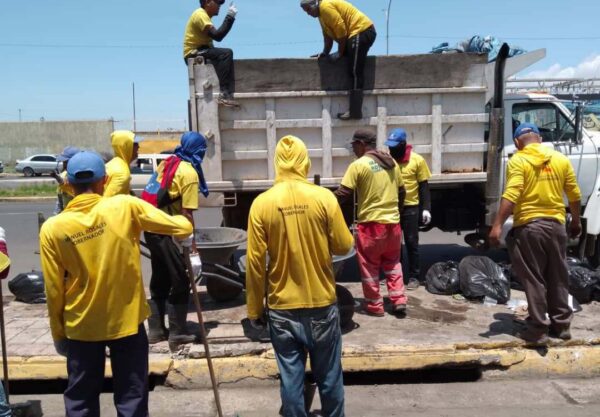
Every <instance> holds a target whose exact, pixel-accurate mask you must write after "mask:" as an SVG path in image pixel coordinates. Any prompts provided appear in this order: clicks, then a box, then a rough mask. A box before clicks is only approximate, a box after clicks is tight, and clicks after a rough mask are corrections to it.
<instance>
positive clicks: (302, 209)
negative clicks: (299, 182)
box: [279, 204, 308, 217]
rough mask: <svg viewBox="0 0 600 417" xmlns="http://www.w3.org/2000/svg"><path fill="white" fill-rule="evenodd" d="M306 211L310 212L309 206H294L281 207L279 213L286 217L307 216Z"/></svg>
mask: <svg viewBox="0 0 600 417" xmlns="http://www.w3.org/2000/svg"><path fill="white" fill-rule="evenodd" d="M306 210H308V204H294V205H293V206H288V207H279V211H280V212H281V214H283V216H284V217H287V216H294V215H297V214H306Z"/></svg>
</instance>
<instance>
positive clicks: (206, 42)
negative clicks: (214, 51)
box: [183, 7, 213, 58]
mask: <svg viewBox="0 0 600 417" xmlns="http://www.w3.org/2000/svg"><path fill="white" fill-rule="evenodd" d="M209 26H213V23H212V20H210V16H209V15H208V13H206V10H204V9H203V8H202V7H200V8H199V9H196V11H194V13H192V15H191V16H190V19H189V20H188V22H187V25H186V27H185V35H184V38H183V57H184V58H185V57H186V56H188V55H189V54H190V53H191V52H192V51H193V50H195V49H198V48H199V47H201V46H210V47H212V46H213V41H212V39H211V38H210V36H208V35H207V34H206V33H204V31H205V30H206V28H208V27H209Z"/></svg>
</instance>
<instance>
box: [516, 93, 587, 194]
mask: <svg viewBox="0 0 600 417" xmlns="http://www.w3.org/2000/svg"><path fill="white" fill-rule="evenodd" d="M558 104H559V103H555V102H522V103H514V104H513V105H512V127H513V129H512V131H514V129H515V128H516V127H517V126H518V125H519V124H521V123H535V124H536V125H537V126H538V128H539V129H540V134H541V136H542V141H543V143H544V144H545V145H546V146H551V147H553V148H554V150H556V151H558V152H561V153H562V154H564V155H565V156H567V157H568V158H569V160H570V161H571V164H572V165H573V168H574V170H575V174H576V175H577V181H578V183H579V187H580V188H581V193H582V199H581V201H582V204H583V205H585V204H586V203H587V200H588V198H589V196H590V195H591V193H592V190H593V188H594V184H595V182H596V177H597V176H598V157H597V150H596V148H595V146H594V143H593V142H592V141H591V139H590V138H589V137H588V136H587V135H586V134H585V133H584V134H583V135H582V141H581V142H582V143H577V142H576V134H575V121H574V120H571V118H570V117H569V116H570V115H569V113H568V110H566V108H563V107H562V106H560V105H558ZM511 136H512V135H511ZM515 151H516V149H515V146H514V144H512V143H511V144H510V146H507V147H506V152H507V156H510V154H512V153H514V152H515Z"/></svg>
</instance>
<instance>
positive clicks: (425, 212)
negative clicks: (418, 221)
mask: <svg viewBox="0 0 600 417" xmlns="http://www.w3.org/2000/svg"><path fill="white" fill-rule="evenodd" d="M429 223H431V213H430V212H429V210H423V224H424V225H425V226H427V225H428V224H429Z"/></svg>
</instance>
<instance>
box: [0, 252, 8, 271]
mask: <svg viewBox="0 0 600 417" xmlns="http://www.w3.org/2000/svg"><path fill="white" fill-rule="evenodd" d="M9 266H10V258H9V257H8V256H6V255H5V254H3V253H2V252H0V272H3V271H4V270H5V269H6V268H8V267H9Z"/></svg>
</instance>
